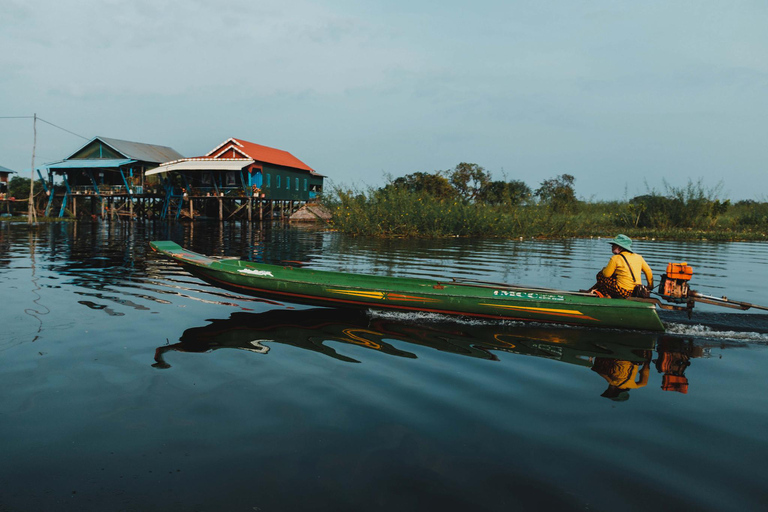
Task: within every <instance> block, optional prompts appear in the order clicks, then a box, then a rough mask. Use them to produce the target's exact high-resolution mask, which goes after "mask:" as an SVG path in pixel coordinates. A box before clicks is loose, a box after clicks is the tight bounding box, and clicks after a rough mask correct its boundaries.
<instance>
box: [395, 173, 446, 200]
mask: <svg viewBox="0 0 768 512" xmlns="http://www.w3.org/2000/svg"><path fill="white" fill-rule="evenodd" d="M386 187H395V188H400V189H404V190H407V191H409V192H416V193H422V192H423V193H426V194H430V195H433V196H435V197H438V198H442V199H448V198H451V197H453V196H454V195H456V190H455V189H454V188H453V187H452V186H451V184H450V183H449V182H448V179H447V178H446V177H445V176H443V175H442V173H439V172H437V173H434V174H430V173H426V172H415V173H413V174H406V175H405V176H402V177H400V178H397V179H395V180H390V183H388V184H387V186H386ZM386 187H385V188H386Z"/></svg>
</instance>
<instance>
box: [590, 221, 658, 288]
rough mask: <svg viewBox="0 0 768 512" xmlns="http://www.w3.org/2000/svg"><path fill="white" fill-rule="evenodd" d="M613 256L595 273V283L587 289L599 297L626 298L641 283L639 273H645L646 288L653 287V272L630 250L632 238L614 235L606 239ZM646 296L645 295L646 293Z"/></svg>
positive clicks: (643, 260)
mask: <svg viewBox="0 0 768 512" xmlns="http://www.w3.org/2000/svg"><path fill="white" fill-rule="evenodd" d="M608 243H609V244H611V251H612V252H613V256H612V257H611V259H610V260H609V261H608V264H607V265H606V266H605V268H603V269H602V270H601V271H600V272H598V273H597V283H595V285H594V286H593V287H592V288H590V289H589V292H591V293H592V294H593V295H598V296H600V297H613V298H627V297H632V296H633V295H636V292H635V288H636V287H637V286H639V285H641V284H642V281H641V279H640V273H641V272H642V273H643V274H645V279H646V281H647V282H648V289H649V290H651V289H653V272H652V271H651V267H649V266H648V263H646V262H645V259H643V257H642V256H640V255H639V254H635V253H634V252H632V239H631V238H629V237H628V236H627V235H616V238H614V239H613V240H609V241H608ZM646 296H647V295H646Z"/></svg>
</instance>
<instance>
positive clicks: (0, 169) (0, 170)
mask: <svg viewBox="0 0 768 512" xmlns="http://www.w3.org/2000/svg"><path fill="white" fill-rule="evenodd" d="M0 172H8V173H10V172H12V173H14V174H16V171H12V170H10V169H9V168H7V167H3V166H2V165H0Z"/></svg>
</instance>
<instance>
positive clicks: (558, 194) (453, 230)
mask: <svg viewBox="0 0 768 512" xmlns="http://www.w3.org/2000/svg"><path fill="white" fill-rule="evenodd" d="M467 165H469V166H473V165H474V164H467ZM459 167H461V164H460V166H457V168H459ZM462 169H463V170H472V169H474V170H477V169H482V168H476V167H462ZM483 172H484V171H483ZM463 175H464V176H469V174H463ZM573 182H574V178H573V176H570V175H561V176H558V177H557V178H555V179H552V180H547V181H545V182H543V183H542V186H541V187H540V188H539V189H538V190H537V191H536V193H535V194H536V197H538V198H539V202H538V203H534V202H529V201H527V199H528V198H530V197H531V192H530V189H529V188H528V187H527V186H526V185H525V183H523V182H520V181H510V182H504V181H490V180H489V181H487V182H485V183H484V184H483V185H482V186H481V188H480V189H479V190H478V191H477V192H476V195H474V196H473V195H472V193H471V192H468V191H469V190H470V188H472V187H470V186H469V182H467V183H468V184H467V187H466V188H465V189H464V194H461V193H459V191H458V190H456V189H455V185H452V183H453V182H450V181H449V180H448V179H446V177H445V175H444V174H443V173H434V174H428V173H414V174H411V175H407V176H404V177H403V178H398V179H395V180H390V182H389V183H388V184H387V185H386V186H385V187H383V188H380V189H376V188H369V189H367V190H365V191H357V190H345V189H336V190H331V192H330V193H329V194H328V195H327V196H326V201H328V206H329V207H330V208H331V209H332V211H333V214H334V216H333V219H332V221H331V224H332V226H333V227H334V228H336V229H338V230H340V231H343V232H345V233H348V234H352V235H363V236H384V237H425V238H426V237H428V238H436V237H450V236H463V237H503V238H518V237H546V238H556V237H579V236H602V237H612V236H614V235H616V233H625V234H627V235H629V236H631V237H632V238H642V237H653V238H675V239H679V240H696V239H702V238H706V239H709V240H735V239H739V240H745V239H750V240H765V239H768V202H763V203H757V202H754V201H740V202H739V203H736V204H735V205H731V204H730V201H727V200H725V201H723V200H721V199H718V198H717V193H718V190H719V189H718V188H715V189H713V190H708V189H706V188H704V187H703V186H702V184H701V182H698V183H689V184H688V186H686V187H681V188H674V187H671V186H669V185H666V184H665V186H666V193H665V194H659V193H657V192H654V191H651V192H649V193H648V194H646V195H643V196H638V197H635V198H633V199H632V200H630V201H610V202H594V203H593V202H579V201H577V200H576V198H575V194H574V193H573ZM478 183H479V181H478ZM474 185H477V183H475V184H474ZM474 185H473V186H474ZM577 206H578V207H577Z"/></svg>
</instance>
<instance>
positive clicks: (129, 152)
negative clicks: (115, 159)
mask: <svg viewBox="0 0 768 512" xmlns="http://www.w3.org/2000/svg"><path fill="white" fill-rule="evenodd" d="M97 138H98V139H100V140H101V141H102V142H104V143H106V144H108V145H109V146H111V147H113V148H114V149H116V150H117V151H119V152H120V153H122V154H123V155H125V156H126V157H128V158H133V159H134V160H141V161H143V162H156V163H158V164H160V163H163V162H167V161H169V160H178V159H179V158H184V155H182V154H180V153H178V152H177V151H176V150H175V149H173V148H169V147H168V146H157V145H155V144H143V143H141V142H130V141H127V140H120V139H109V138H107V137H97Z"/></svg>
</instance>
